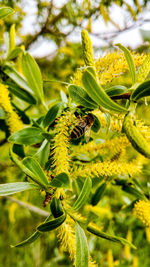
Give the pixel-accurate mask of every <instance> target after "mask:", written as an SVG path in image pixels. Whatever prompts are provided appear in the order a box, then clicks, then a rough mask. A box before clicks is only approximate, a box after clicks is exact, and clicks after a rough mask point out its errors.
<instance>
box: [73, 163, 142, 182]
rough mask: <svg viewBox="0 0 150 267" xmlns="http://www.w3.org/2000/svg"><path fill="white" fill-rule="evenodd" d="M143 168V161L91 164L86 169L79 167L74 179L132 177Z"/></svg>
mask: <svg viewBox="0 0 150 267" xmlns="http://www.w3.org/2000/svg"><path fill="white" fill-rule="evenodd" d="M141 168H142V164H141V161H140V160H139V161H136V160H135V161H133V162H130V163H126V162H119V161H118V160H116V161H105V162H97V163H89V164H88V165H86V166H85V167H84V166H82V167H78V168H77V169H75V171H74V173H73V177H74V178H76V177H87V176H90V177H91V178H94V177H100V176H103V177H105V178H107V177H110V176H113V175H130V176H132V175H133V174H136V173H139V172H140V170H141Z"/></svg>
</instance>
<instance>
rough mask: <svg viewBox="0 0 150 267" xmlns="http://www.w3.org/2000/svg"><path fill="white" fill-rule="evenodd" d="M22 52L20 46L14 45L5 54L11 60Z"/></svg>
mask: <svg viewBox="0 0 150 267" xmlns="http://www.w3.org/2000/svg"><path fill="white" fill-rule="evenodd" d="M22 52H23V49H22V48H21V47H16V48H14V49H13V50H11V51H10V52H9V54H8V56H7V60H12V59H14V58H16V57H18V55H19V54H21V53H22Z"/></svg>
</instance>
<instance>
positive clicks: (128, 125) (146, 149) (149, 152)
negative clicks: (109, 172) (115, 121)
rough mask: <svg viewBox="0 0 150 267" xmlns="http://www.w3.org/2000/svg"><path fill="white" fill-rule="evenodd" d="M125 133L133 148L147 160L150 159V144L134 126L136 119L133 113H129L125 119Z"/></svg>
mask: <svg viewBox="0 0 150 267" xmlns="http://www.w3.org/2000/svg"><path fill="white" fill-rule="evenodd" d="M123 131H124V132H125V134H126V136H127V138H128V139H129V141H130V142H131V144H132V146H133V147H134V148H135V149H136V150H137V151H138V152H139V153H141V154H142V155H144V156H145V157H146V158H150V144H149V143H148V142H147V141H146V140H145V138H144V137H143V135H142V134H141V133H140V132H139V131H138V129H137V128H136V126H135V125H134V117H133V115H132V114H131V113H128V114H127V115H126V116H125V118H124V122H123Z"/></svg>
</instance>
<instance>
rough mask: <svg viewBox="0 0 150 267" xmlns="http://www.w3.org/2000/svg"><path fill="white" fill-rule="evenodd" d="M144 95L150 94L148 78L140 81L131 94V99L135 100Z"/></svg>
mask: <svg viewBox="0 0 150 267" xmlns="http://www.w3.org/2000/svg"><path fill="white" fill-rule="evenodd" d="M146 96H150V80H148V81H146V82H144V83H141V84H140V85H139V86H138V87H137V88H136V89H135V91H134V92H133V94H132V95H131V99H132V100H134V101H137V100H139V99H140V98H142V97H146Z"/></svg>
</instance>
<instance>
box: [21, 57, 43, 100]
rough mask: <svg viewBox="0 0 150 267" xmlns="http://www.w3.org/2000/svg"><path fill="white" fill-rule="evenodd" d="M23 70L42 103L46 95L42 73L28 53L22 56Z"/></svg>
mask: <svg viewBox="0 0 150 267" xmlns="http://www.w3.org/2000/svg"><path fill="white" fill-rule="evenodd" d="M22 68H23V72H24V75H25V77H26V79H27V82H28V84H29V86H30V88H31V89H32V91H33V92H34V94H35V95H36V96H37V97H38V100H39V101H40V102H42V100H43V96H44V95H43V81H42V75H41V71H40V69H39V66H38V64H37V63H36V61H35V59H34V58H33V57H32V56H31V55H30V54H29V53H27V52H26V53H25V54H23V56H22Z"/></svg>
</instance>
